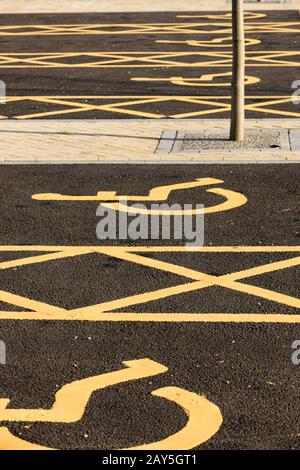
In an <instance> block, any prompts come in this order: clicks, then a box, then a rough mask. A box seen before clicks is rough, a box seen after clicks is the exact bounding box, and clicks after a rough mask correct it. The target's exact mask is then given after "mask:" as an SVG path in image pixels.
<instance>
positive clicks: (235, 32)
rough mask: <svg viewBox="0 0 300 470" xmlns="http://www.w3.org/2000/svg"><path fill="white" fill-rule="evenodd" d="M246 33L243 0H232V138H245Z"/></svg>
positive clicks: (237, 139) (239, 139) (235, 139)
mask: <svg viewBox="0 0 300 470" xmlns="http://www.w3.org/2000/svg"><path fill="white" fill-rule="evenodd" d="M244 121H245V33H244V5H243V0H232V82H231V127H230V140H234V141H238V142H240V141H243V140H244Z"/></svg>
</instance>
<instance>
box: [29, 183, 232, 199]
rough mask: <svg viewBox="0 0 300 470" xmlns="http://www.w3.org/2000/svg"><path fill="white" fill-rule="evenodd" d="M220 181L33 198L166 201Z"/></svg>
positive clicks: (33, 196) (45, 195)
mask: <svg viewBox="0 0 300 470" xmlns="http://www.w3.org/2000/svg"><path fill="white" fill-rule="evenodd" d="M218 183H224V181H223V180H220V179H217V178H195V180H194V181H187V182H185V183H175V184H167V185H163V186H156V187H154V188H152V189H150V191H149V193H148V195H147V196H140V195H137V196H133V195H124V196H118V195H117V192H116V191H98V192H97V194H95V195H92V196H74V195H66V194H57V193H41V194H33V195H32V196H31V198H32V199H36V200H38V201H120V200H124V199H126V200H127V201H166V200H167V199H168V197H169V195H170V194H171V193H172V192H174V191H180V190H186V189H193V188H198V187H201V186H209V185H212V184H218Z"/></svg>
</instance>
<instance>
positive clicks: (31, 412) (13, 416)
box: [0, 359, 168, 423]
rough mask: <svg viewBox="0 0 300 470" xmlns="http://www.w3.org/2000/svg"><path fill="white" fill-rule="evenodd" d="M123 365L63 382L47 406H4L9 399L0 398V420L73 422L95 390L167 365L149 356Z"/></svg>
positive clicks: (160, 370)
mask: <svg viewBox="0 0 300 470" xmlns="http://www.w3.org/2000/svg"><path fill="white" fill-rule="evenodd" d="M123 364H124V365H125V366H126V368H125V369H120V370H117V371H114V372H108V373H105V374H100V375H95V376H93V377H87V378H85V379H80V380H76V381H75V382H71V383H68V384H66V385H64V386H63V387H62V388H61V389H60V390H58V391H57V392H56V393H55V401H54V403H53V405H52V407H51V408H50V409H48V410H47V409H46V410H45V409H43V408H42V409H28V408H26V409H17V408H7V406H8V405H9V401H10V400H9V399H6V398H1V399H0V421H8V422H20V421H25V422H48V423H74V422H76V421H79V420H80V419H81V418H82V416H83V414H84V411H85V409H86V406H87V404H88V402H89V400H90V398H91V396H92V393H93V392H95V391H96V390H100V389H104V388H107V387H111V386H112V385H116V384H120V383H123V382H128V381H131V380H138V379H142V378H145V377H151V376H154V375H158V374H162V373H164V372H166V371H167V370H168V368H167V367H165V366H163V365H161V364H159V363H158V362H155V361H152V360H151V359H137V360H133V361H123Z"/></svg>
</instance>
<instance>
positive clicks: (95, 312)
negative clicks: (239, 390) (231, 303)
mask: <svg viewBox="0 0 300 470" xmlns="http://www.w3.org/2000/svg"><path fill="white" fill-rule="evenodd" d="M24 250H27V251H49V254H46V255H45V254H43V255H35V256H32V257H29V258H21V259H20V260H19V265H20V266H21V265H24V264H29V263H30V264H35V263H41V262H43V261H45V262H48V261H50V260H51V259H60V258H65V257H68V256H81V255H84V254H87V253H91V252H95V253H103V254H106V255H108V256H111V257H114V258H118V259H122V260H125V261H128V262H132V263H135V264H137V265H141V266H146V267H148V268H152V269H158V270H161V271H164V272H167V273H172V274H175V275H179V276H182V277H185V278H186V279H187V281H186V282H185V283H180V284H179V285H175V286H171V287H167V288H162V289H158V290H155V291H152V292H144V293H140V294H137V295H131V296H128V297H124V298H119V299H116V300H113V301H107V302H102V303H100V304H96V305H88V306H85V307H81V308H77V309H72V310H65V309H62V308H59V307H56V306H54V305H50V304H47V303H43V302H39V301H35V300H32V299H28V298H26V297H22V296H19V295H16V294H13V293H10V292H6V291H0V301H3V302H5V303H9V304H12V305H16V306H18V307H23V308H24V309H29V310H31V311H30V312H7V311H3V312H0V318H1V319H3V320H4V319H5V320H8V319H18V320H83V321H84V320H85V321H157V322H159V321H170V322H175V321H198V322H202V321H203V322H206V321H208V322H219V321H220V322H230V321H234V322H240V321H241V322H268V321H271V322H279V323H297V322H298V318H299V317H298V315H285V314H284V315H282V314H275V313H274V314H272V315H269V314H261V313H259V314H258V313H254V314H253V313H249V314H245V313H236V314H226V313H220V314H210V313H203V314H202V313H195V314H188V313H146V314H144V313H130V312H126V313H118V312H113V310H116V309H120V308H127V307H129V306H133V305H139V304H142V303H146V302H150V301H153V300H158V299H161V298H167V297H171V296H174V295H179V294H182V293H185V292H192V291H195V290H201V289H205V288H206V287H210V286H219V287H223V288H225V289H231V290H234V291H237V292H242V293H245V294H248V295H251V296H256V297H259V298H265V299H268V300H270V301H272V302H276V303H280V304H282V305H287V306H290V307H294V308H300V299H298V298H296V297H292V296H289V295H285V294H282V293H280V292H276V291H273V290H269V289H265V288H261V287H257V286H253V285H251V284H246V283H245V282H244V280H245V279H247V278H250V277H253V276H259V275H262V274H265V273H270V272H274V271H278V270H283V269H289V268H291V267H295V266H299V265H300V256H299V252H300V247H299V246H255V247H251V246H225V247H220V246H219V247H211V246H210V247H197V248H196V249H195V248H194V247H176V246H167V247H165V246H151V247H149V246H148V247H147V246H145V247H141V246H139V247H123V246H102V247H101V246H90V247H67V246H66V247H63V246H55V247H51V246H50V247H47V246H41V245H38V246H34V245H32V246H28V245H27V246H25V247H24V246H16V245H14V246H9V245H8V246H1V247H0V251H6V252H9V251H11V252H18V251H22V252H23V251H24ZM151 252H153V253H157V252H161V253H167V252H169V253H172V252H175V253H176V252H193V253H195V254H196V253H197V252H198V253H201V252H203V253H205V252H206V253H225V252H227V253H228V252H231V253H239V252H240V253H279V252H280V253H287V254H288V253H298V256H293V257H292V258H288V259H284V260H281V261H275V262H269V263H266V264H263V265H259V266H255V267H250V268H248V269H244V270H241V271H237V272H233V273H227V274H224V275H222V276H213V275H209V274H206V273H203V272H201V271H197V270H195V269H190V268H186V267H184V266H180V265H177V264H174V263H169V262H165V261H159V260H155V259H151V258H148V257H146V256H144V254H147V253H151ZM12 266H14V267H17V266H18V260H13V261H11V262H10V261H5V262H4V263H2V266H1V265H0V267H2V269H9V268H11V267H12Z"/></svg>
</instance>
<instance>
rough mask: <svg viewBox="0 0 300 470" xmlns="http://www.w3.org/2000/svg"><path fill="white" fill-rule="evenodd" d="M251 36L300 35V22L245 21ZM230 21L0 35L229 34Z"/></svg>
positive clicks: (40, 28) (3, 29) (20, 28)
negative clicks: (253, 34)
mask: <svg viewBox="0 0 300 470" xmlns="http://www.w3.org/2000/svg"><path fill="white" fill-rule="evenodd" d="M245 31H246V33H247V34H250V33H272V34H273V33H299V31H300V22H299V21H259V22H255V21H250V22H247V21H246V22H245ZM231 32H232V27H231V21H220V22H218V21H217V22H207V21H206V22H205V21H204V22H187V23H186V22H185V23H180V22H178V23H113V24H101V23H100V24H93V23H90V24H57V25H36V24H33V25H26V24H25V25H9V26H7V25H6V26H4V25H3V26H0V36H70V35H72V36H76V35H81V36H82V35H112V34H113V35H114V36H116V35H124V34H126V35H127V34H128V35H131V34H134V35H135V34H139V35H145V34H151V35H153V34H159V35H161V34H176V35H178V34H230V33H231Z"/></svg>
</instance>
